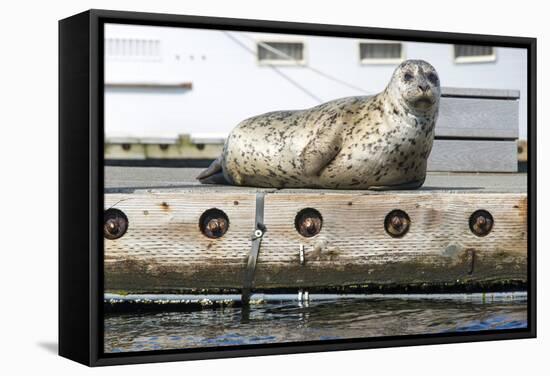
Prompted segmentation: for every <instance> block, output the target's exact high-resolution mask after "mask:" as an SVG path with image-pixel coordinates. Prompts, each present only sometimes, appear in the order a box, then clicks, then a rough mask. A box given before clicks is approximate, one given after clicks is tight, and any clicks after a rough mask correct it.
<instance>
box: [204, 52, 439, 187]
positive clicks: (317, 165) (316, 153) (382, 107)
mask: <svg viewBox="0 0 550 376" xmlns="http://www.w3.org/2000/svg"><path fill="white" fill-rule="evenodd" d="M439 98H440V84H439V78H438V76H437V73H436V71H435V69H434V68H433V67H432V66H431V65H430V64H429V63H427V62H425V61H422V60H407V61H405V62H403V63H402V64H401V65H399V66H398V67H397V69H396V70H395V72H394V73H393V76H392V78H391V80H390V82H389V84H388V86H387V87H386V88H385V89H384V91H382V92H381V93H380V94H377V95H375V96H361V97H348V98H342V99H337V100H333V101H330V102H327V103H324V104H321V105H319V106H315V107H313V108H310V109H305V110H297V111H276V112H270V113H267V114H263V115H259V116H255V117H252V118H250V119H247V120H244V121H243V122H241V123H240V124H238V125H237V127H235V128H234V129H233V131H232V132H231V133H230V135H229V137H228V138H227V140H226V142H225V145H224V149H223V153H222V155H221V156H220V157H219V158H218V159H217V160H216V161H215V162H214V163H213V164H212V166H210V167H209V168H208V169H207V170H205V171H203V173H201V175H199V177H198V179H199V180H200V181H201V182H204V183H212V182H214V183H216V182H217V183H219V182H220V181H225V182H227V183H230V184H235V185H247V186H255V187H274V188H285V187H296V188H304V187H309V188H331V189H377V188H378V189H384V188H393V189H398V188H418V187H420V186H421V185H422V184H423V182H424V180H425V177H426V164H427V159H428V156H429V154H430V151H431V149H432V144H433V138H434V127H435V122H436V119H437V113H438V108H439Z"/></svg>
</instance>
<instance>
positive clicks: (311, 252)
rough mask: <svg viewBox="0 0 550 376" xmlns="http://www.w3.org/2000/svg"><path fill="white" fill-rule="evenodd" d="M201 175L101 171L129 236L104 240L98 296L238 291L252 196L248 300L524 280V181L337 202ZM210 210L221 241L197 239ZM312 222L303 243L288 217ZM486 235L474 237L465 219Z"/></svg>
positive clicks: (444, 185)
mask: <svg viewBox="0 0 550 376" xmlns="http://www.w3.org/2000/svg"><path fill="white" fill-rule="evenodd" d="M198 171H200V169H185V168H129V167H106V169H105V208H106V209H108V208H111V209H112V208H114V209H118V210H120V211H121V212H123V213H124V215H125V216H126V217H127V219H128V229H127V231H126V233H125V234H124V235H123V236H122V237H120V238H118V239H115V240H111V239H107V238H106V239H105V253H104V260H105V265H104V266H105V267H104V270H105V289H106V291H107V292H121V291H122V292H124V293H182V292H196V291H204V290H207V291H208V290H212V291H215V290H224V289H233V290H235V289H237V290H238V289H239V288H241V287H242V283H243V278H244V271H245V266H246V263H247V260H248V255H249V253H250V248H251V243H252V241H251V235H252V233H253V231H254V218H255V213H256V195H257V194H258V192H264V193H265V207H264V224H265V226H266V231H265V234H264V236H263V239H262V242H261V246H260V252H259V257H258V264H257V268H256V274H255V288H257V289H261V290H269V289H278V288H324V287H335V288H340V287H357V286H359V287H368V286H371V287H372V286H389V285H406V286H414V285H437V286H441V285H448V286H457V285H459V286H460V285H463V286H472V285H476V284H478V285H479V284H481V285H484V286H488V285H491V286H495V285H498V284H505V283H510V282H513V283H520V284H521V283H524V282H525V281H526V279H527V193H526V187H527V176H526V174H512V173H509V174H507V173H503V174H494V173H491V174H479V173H478V174H465V173H431V174H429V176H428V178H427V180H426V183H425V185H424V186H423V187H422V188H421V189H419V190H414V191H385V192H375V191H338V190H313V189H281V190H275V189H258V188H249V187H233V186H205V185H200V184H199V183H198V182H196V181H195V180H194V177H195V176H196V174H197V173H198ZM213 208H216V209H218V210H221V211H223V212H224V213H225V214H226V215H227V218H228V220H229V227H228V230H227V232H226V233H225V234H224V235H223V236H222V237H219V238H215V239H212V238H209V237H207V236H205V235H204V234H203V233H202V232H201V228H200V225H199V222H200V221H201V216H202V215H203V213H204V212H205V211H207V210H209V209H213ZM305 208H312V209H315V210H317V211H318V212H319V213H320V214H321V219H322V226H321V229H320V232H319V233H318V234H316V235H315V236H312V237H304V236H302V235H301V234H300V233H299V232H298V231H297V228H296V220H297V219H296V216H297V213H298V212H300V211H301V210H302V209H305ZM396 209H398V210H401V211H403V212H405V213H406V214H407V215H408V217H409V219H410V226H409V229H408V231H407V232H406V233H405V234H404V235H403V236H402V237H394V236H392V235H391V234H390V232H388V231H387V229H386V225H385V221H386V217H387V216H388V214H389V213H390V212H392V211H394V210H396ZM479 210H484V211H485V212H488V213H490V215H491V216H492V219H493V223H492V224H493V226H492V228H491V230H490V231H489V233H488V234H487V235H485V236H479V235H476V234H474V232H473V230H472V225H471V223H470V218H471V216H472V214H473V213H474V212H477V211H479Z"/></svg>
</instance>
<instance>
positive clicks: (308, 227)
mask: <svg viewBox="0 0 550 376" xmlns="http://www.w3.org/2000/svg"><path fill="white" fill-rule="evenodd" d="M294 224H295V226H296V231H298V233H299V234H300V235H302V236H305V237H306V238H310V237H312V236H315V235H317V234H318V233H319V232H320V231H321V227H323V218H322V217H321V213H319V212H318V211H317V210H315V209H312V208H306V209H303V210H300V212H298V214H297V215H296V218H295V220H294Z"/></svg>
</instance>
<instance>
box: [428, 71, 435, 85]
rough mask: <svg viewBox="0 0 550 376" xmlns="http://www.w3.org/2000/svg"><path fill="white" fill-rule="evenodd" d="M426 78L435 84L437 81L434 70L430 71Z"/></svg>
mask: <svg viewBox="0 0 550 376" xmlns="http://www.w3.org/2000/svg"><path fill="white" fill-rule="evenodd" d="M428 80H430V82H432V83H434V84H436V83H437V74H435V73H434V72H431V73H430V74H428Z"/></svg>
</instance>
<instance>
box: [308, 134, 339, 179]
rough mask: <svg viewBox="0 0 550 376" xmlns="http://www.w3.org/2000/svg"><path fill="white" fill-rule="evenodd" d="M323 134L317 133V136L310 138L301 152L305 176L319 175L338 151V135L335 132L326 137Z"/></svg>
mask: <svg viewBox="0 0 550 376" xmlns="http://www.w3.org/2000/svg"><path fill="white" fill-rule="evenodd" d="M324 136H325V135H322V134H321V133H317V136H316V137H315V138H312V139H311V140H310V141H309V142H308V144H307V145H306V147H305V148H304V150H302V152H301V159H302V161H303V166H304V174H305V175H306V176H313V175H317V176H318V175H320V174H321V172H322V171H323V170H324V169H325V168H326V167H327V166H328V165H329V164H330V163H331V162H332V161H333V160H334V158H336V156H337V155H338V153H339V152H340V148H341V146H340V145H341V139H340V137H339V136H338V135H337V134H333V135H332V137H328V138H326V137H324Z"/></svg>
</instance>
